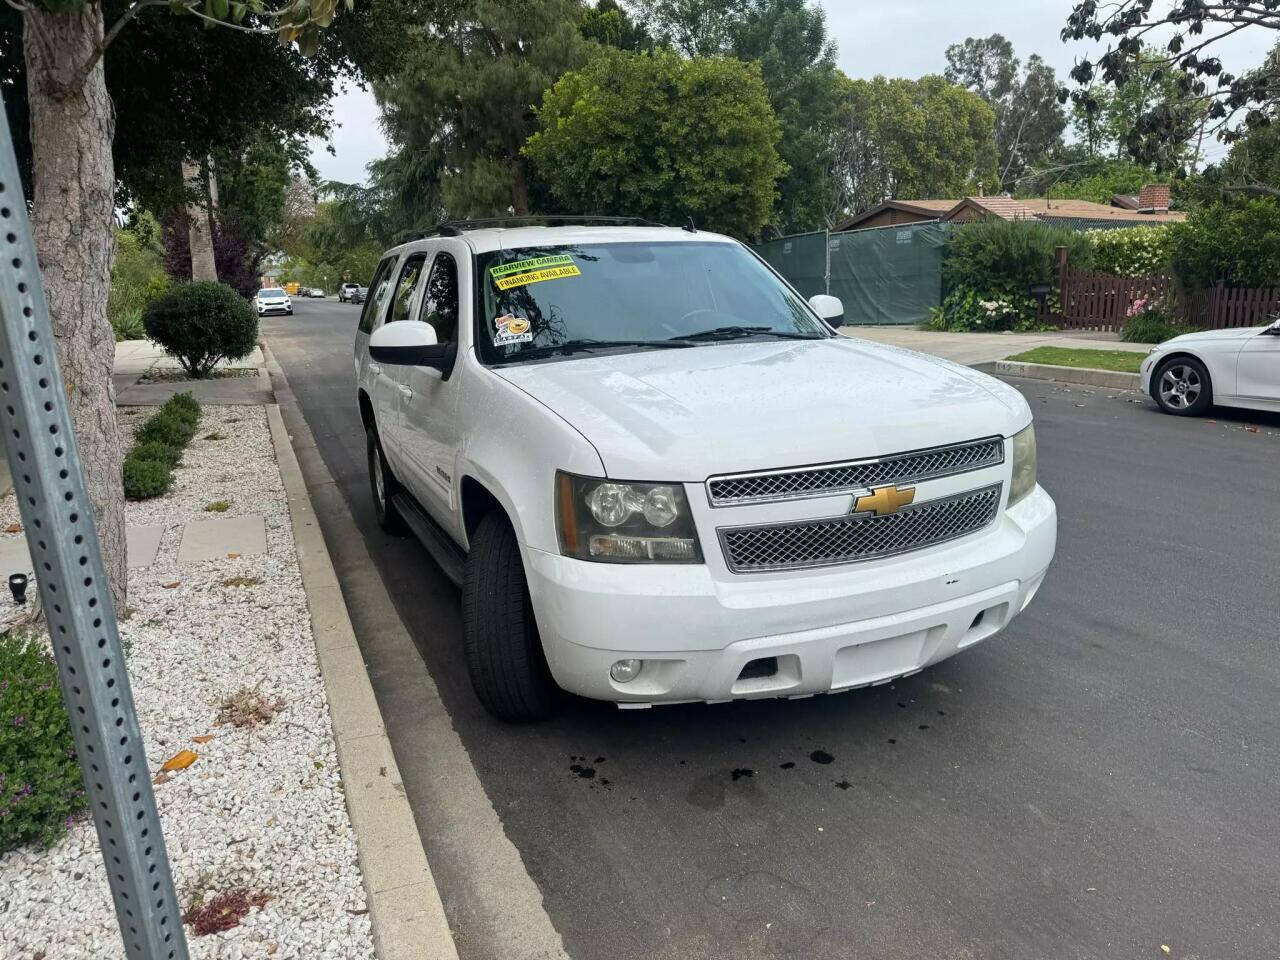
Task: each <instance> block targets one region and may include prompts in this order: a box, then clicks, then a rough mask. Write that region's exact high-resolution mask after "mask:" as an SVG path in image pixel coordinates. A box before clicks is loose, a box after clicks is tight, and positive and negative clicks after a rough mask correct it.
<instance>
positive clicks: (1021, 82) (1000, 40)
mask: <svg viewBox="0 0 1280 960" xmlns="http://www.w3.org/2000/svg"><path fill="white" fill-rule="evenodd" d="M946 56H947V69H946V71H945V72H944V76H945V77H946V78H947V80H949V81H950V82H951V83H954V84H958V85H959V86H962V87H965V88H967V89H969V90H972V91H973V92H974V93H976V94H978V96H980V97H982V99H983V100H985V101H986V102H987V104H988V105H990V107H991V109H992V111H994V113H995V118H996V127H995V137H996V149H997V152H998V167H999V174H1000V179H999V187H1000V189H1005V190H1008V189H1011V188H1012V186H1013V184H1014V183H1016V181H1017V180H1018V178H1019V177H1021V176H1022V174H1023V172H1024V171H1025V170H1026V169H1027V167H1028V166H1029V165H1030V164H1032V163H1035V162H1036V161H1038V160H1040V159H1041V158H1042V157H1045V156H1047V155H1048V154H1050V153H1052V152H1053V151H1054V150H1055V149H1056V148H1058V147H1059V146H1060V145H1061V144H1062V131H1063V130H1064V129H1065V128H1066V125H1067V118H1066V115H1065V113H1064V112H1063V109H1062V105H1061V104H1060V103H1059V102H1058V82H1057V78H1056V77H1055V76H1054V72H1053V68H1052V67H1050V66H1049V65H1048V64H1047V63H1045V62H1044V60H1042V59H1041V58H1040V56H1039V55H1037V54H1032V55H1031V56H1030V57H1028V58H1027V62H1026V65H1025V66H1024V65H1023V64H1022V63H1021V61H1019V60H1018V58H1017V57H1015V56H1014V54H1013V45H1012V44H1011V43H1010V42H1009V41H1008V40H1006V39H1005V38H1004V37H1003V36H1002V35H1000V34H998V33H993V34H992V35H991V36H989V37H968V38H966V39H965V41H964V42H963V43H957V44H952V45H951V46H949V47H947V51H946ZM992 186H993V187H994V186H995V184H993V185H992Z"/></svg>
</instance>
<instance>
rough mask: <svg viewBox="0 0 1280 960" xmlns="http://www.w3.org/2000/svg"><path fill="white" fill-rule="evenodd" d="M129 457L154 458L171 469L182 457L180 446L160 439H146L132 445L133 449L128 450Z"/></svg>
mask: <svg viewBox="0 0 1280 960" xmlns="http://www.w3.org/2000/svg"><path fill="white" fill-rule="evenodd" d="M129 459H131V460H154V461H156V462H157V463H163V464H164V465H165V466H166V467H169V468H170V469H172V468H173V467H176V466H177V465H178V461H179V460H181V459H182V448H181V447H175V446H171V445H170V444H167V443H164V442H163V441H160V440H147V441H145V442H144V443H139V444H135V445H134V447H133V449H132V450H130V451H129Z"/></svg>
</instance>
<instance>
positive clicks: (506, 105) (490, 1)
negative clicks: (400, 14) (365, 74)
mask: <svg viewBox="0 0 1280 960" xmlns="http://www.w3.org/2000/svg"><path fill="white" fill-rule="evenodd" d="M580 16H581V8H580V6H579V4H578V0H505V2H499V0H469V2H466V3H464V4H462V5H461V7H460V9H458V10H456V11H447V12H446V13H445V14H444V15H442V16H441V18H440V19H439V20H438V21H437V22H433V23H430V24H429V25H427V27H426V28H425V29H423V30H422V31H421V32H420V33H418V34H416V35H415V36H414V39H413V41H412V42H408V43H405V44H404V45H403V46H404V56H403V61H402V63H400V64H399V65H398V66H396V67H395V69H394V70H393V71H392V72H391V74H390V76H389V77H388V78H387V79H385V80H383V81H380V82H377V83H375V85H374V90H375V93H376V94H377V97H378V101H379V103H380V104H381V106H382V109H383V123H384V124H385V126H386V129H387V133H388V136H389V139H390V140H391V142H392V144H393V145H394V146H395V147H396V148H397V149H398V150H399V151H400V152H402V153H403V152H415V153H418V154H420V155H421V156H423V157H427V158H431V160H432V161H434V162H436V163H438V165H439V170H440V184H441V195H442V197H443V200H444V205H445V207H446V209H447V210H448V211H449V213H450V215H452V216H484V215H494V214H497V215H501V214H504V213H507V212H508V211H510V212H513V213H515V214H526V213H528V212H529V208H530V202H529V189H530V186H529V177H528V171H527V169H526V161H525V159H524V157H522V156H521V154H520V148H521V147H523V146H524V142H525V140H527V139H528V136H529V133H530V131H531V130H532V129H533V105H534V104H536V103H537V102H538V101H539V100H540V99H541V97H542V92H543V91H544V90H546V89H547V88H548V87H550V86H551V84H552V83H553V82H555V80H556V79H557V78H558V77H559V76H560V75H561V74H563V73H564V72H565V71H567V70H571V69H574V68H576V67H578V66H581V65H582V64H583V63H584V62H585V61H586V59H587V51H588V42H587V41H586V40H585V39H584V38H583V36H582V34H581V32H580V31H579V27H578V24H579V18H580Z"/></svg>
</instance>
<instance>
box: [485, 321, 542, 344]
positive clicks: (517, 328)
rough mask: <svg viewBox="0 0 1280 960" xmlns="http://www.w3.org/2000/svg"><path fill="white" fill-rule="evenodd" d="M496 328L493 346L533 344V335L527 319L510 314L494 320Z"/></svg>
mask: <svg viewBox="0 0 1280 960" xmlns="http://www.w3.org/2000/svg"><path fill="white" fill-rule="evenodd" d="M493 325H494V327H496V329H495V330H494V334H493V345H494V346H495V347H505V346H508V345H510V344H513V343H532V342H533V333H532V332H531V331H530V330H529V321H528V320H527V319H526V318H525V317H517V316H514V315H512V314H510V313H508V314H505V315H504V316H501V317H494V318H493Z"/></svg>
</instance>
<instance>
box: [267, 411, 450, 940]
mask: <svg viewBox="0 0 1280 960" xmlns="http://www.w3.org/2000/svg"><path fill="white" fill-rule="evenodd" d="M267 422H268V424H269V425H270V427H271V440H272V444H273V445H274V447H275V452H276V462H277V464H278V465H279V469H280V478H281V480H282V481H283V483H284V489H285V496H286V497H287V499H288V501H289V518H290V521H291V523H292V526H293V540H294V546H295V549H296V550H297V554H298V567H299V570H300V572H301V574H302V584H303V587H304V589H305V590H306V593H307V604H308V606H309V607H310V609H311V629H312V634H313V636H314V638H315V644H316V656H317V659H318V661H319V664H320V673H321V675H322V677H323V679H324V687H325V694H326V696H327V698H328V701H329V716H330V720H331V722H332V724H333V735H334V740H335V741H336V742H337V748H338V765H339V767H340V768H341V771H342V784H343V792H344V794H345V796H346V802H347V812H348V814H349V815H350V817H351V825H352V827H353V828H354V830H355V834H356V846H357V849H358V851H359V855H360V869H361V872H362V873H363V875H364V887H365V892H366V894H367V895H368V904H369V919H370V922H371V924H372V927H373V945H374V949H375V950H376V951H377V955H378V957H379V960H408V958H415V960H458V951H457V948H456V947H455V946H454V942H453V935H452V933H450V931H449V923H448V920H447V918H446V917H445V912H444V906H443V904H442V903H441V901H440V893H439V891H438V890H437V889H436V884H435V880H434V878H433V877H432V875H431V868H430V866H428V864H427V857H426V854H425V853H424V852H423V846H422V838H421V837H420V836H419V834H418V828H417V825H416V823H415V822H414V819H413V812H412V811H411V810H410V808H409V801H408V798H407V797H406V796H405V790H404V785H403V783H402V782H401V779H400V770H399V768H398V767H397V766H396V761H395V757H394V756H393V755H392V752H391V741H390V740H388V739H387V734H386V729H385V725H384V723H383V720H382V714H381V712H380V711H379V710H378V703H377V701H376V700H375V699H374V695H373V686H372V685H371V684H370V682H369V674H368V671H367V670H366V669H365V663H364V659H363V658H362V656H361V654H360V648H359V646H358V645H357V643H356V637H355V632H354V631H353V630H352V628H351V619H350V617H349V616H348V614H347V605H346V602H345V601H344V600H343V599H342V590H341V588H340V587H339V585H338V578H337V574H336V573H335V572H334V569H333V562H332V560H331V559H330V557H329V550H328V547H326V546H325V542H324V535H323V534H322V533H321V531H320V524H319V522H318V521H317V519H316V514H315V509H314V508H313V506H312V503H311V497H310V495H309V494H308V492H307V486H306V482H305V481H304V480H303V476H302V469H301V467H300V466H299V465H298V457H297V455H296V454H295V452H294V448H293V443H292V439H291V437H290V436H289V433H288V431H287V430H286V429H285V425H284V418H283V417H282V416H281V413H280V406H279V404H275V403H273V404H268V405H267Z"/></svg>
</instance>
